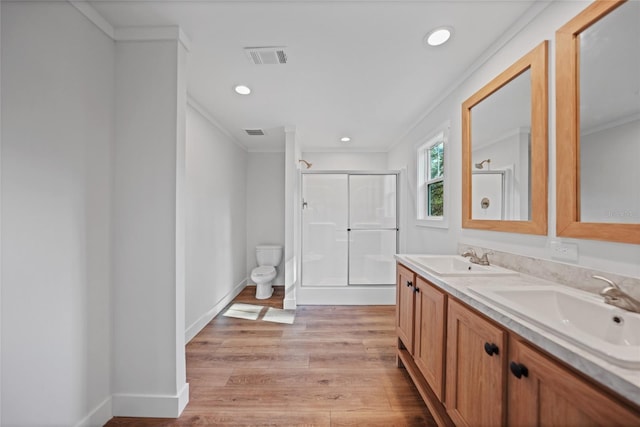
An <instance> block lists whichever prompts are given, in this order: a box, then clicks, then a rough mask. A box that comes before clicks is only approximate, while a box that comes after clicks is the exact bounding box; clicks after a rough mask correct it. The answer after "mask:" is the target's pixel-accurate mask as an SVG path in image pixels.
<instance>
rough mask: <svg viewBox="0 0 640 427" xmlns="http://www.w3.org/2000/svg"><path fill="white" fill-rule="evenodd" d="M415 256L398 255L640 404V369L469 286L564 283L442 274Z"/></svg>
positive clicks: (508, 326)
mask: <svg viewBox="0 0 640 427" xmlns="http://www.w3.org/2000/svg"><path fill="white" fill-rule="evenodd" d="M418 255H419V254H418ZM411 256H416V255H414V254H399V255H396V256H395V257H396V260H397V261H398V262H400V263H401V264H403V265H405V266H406V267H408V268H410V269H411V270H413V271H414V272H415V273H417V274H418V275H419V276H422V277H424V278H425V279H427V280H429V281H430V282H431V283H433V284H434V285H436V286H438V287H440V288H441V289H442V290H444V291H445V292H447V293H449V294H451V295H452V296H454V297H455V298H457V299H459V300H460V301H463V302H464V303H466V304H467V305H469V306H471V307H473V308H475V309H476V310H477V311H479V312H480V313H482V314H484V315H485V316H487V317H489V318H490V319H492V320H493V321H495V322H496V323H498V324H500V325H502V326H504V327H505V328H506V329H507V330H509V331H512V332H514V333H516V334H518V335H519V336H521V337H523V338H525V339H527V340H529V341H530V342H531V343H533V344H535V345H536V346H538V347H540V348H542V349H543V350H545V351H546V352H548V353H549V354H551V355H553V356H555V357H556V358H557V359H559V360H561V361H562V362H564V363H566V364H567V365H570V366H572V367H573V368H575V369H576V370H578V371H580V372H582V373H583V374H584V375H586V376H588V377H590V378H592V379H593V380H594V381H596V382H598V383H600V384H602V385H603V386H605V387H607V388H609V389H611V390H613V391H615V392H616V393H618V394H620V395H621V396H624V397H625V398H627V399H628V400H629V401H631V402H633V403H635V404H636V405H638V406H640V369H628V368H623V367H620V366H617V365H614V364H612V363H610V362H608V361H607V360H604V359H602V358H600V357H598V356H595V355H593V354H591V353H589V352H588V351H586V350H584V349H582V348H580V347H578V346H576V345H575V344H573V343H571V342H569V341H567V340H565V339H563V338H562V337H560V336H557V335H555V334H552V333H550V332H548V331H546V330H544V329H542V328H540V327H538V326H537V325H534V324H532V323H530V322H528V321H527V320H525V319H524V318H520V317H518V316H516V315H513V314H511V313H509V312H507V311H505V310H503V309H501V308H500V307H498V306H497V305H494V304H492V303H491V302H490V301H487V300H485V299H483V298H481V297H478V296H476V295H475V294H473V293H471V292H470V291H469V290H468V287H469V286H476V285H482V284H486V283H487V281H490V283H491V284H492V285H507V286H528V285H555V286H564V285H560V284H557V283H555V282H550V281H548V280H544V279H540V278H537V277H534V276H530V275H527V274H523V273H519V275H517V276H494V277H478V276H476V277H470V276H467V277H452V276H451V277H440V276H437V275H434V274H433V273H430V272H429V271H428V270H425V269H424V268H422V267H421V266H420V264H417V263H415V262H413V261H412V260H411V259H410V258H409V257H411Z"/></svg>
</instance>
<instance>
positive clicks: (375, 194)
mask: <svg viewBox="0 0 640 427" xmlns="http://www.w3.org/2000/svg"><path fill="white" fill-rule="evenodd" d="M349 218H350V228H351V229H352V230H354V229H365V230H366V229H371V228H374V229H380V228H382V229H384V228H390V229H394V230H395V229H396V228H397V222H396V176H395V175H350V176H349Z"/></svg>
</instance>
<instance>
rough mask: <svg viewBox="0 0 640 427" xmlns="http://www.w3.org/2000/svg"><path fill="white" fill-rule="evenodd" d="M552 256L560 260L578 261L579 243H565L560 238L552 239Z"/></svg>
mask: <svg viewBox="0 0 640 427" xmlns="http://www.w3.org/2000/svg"><path fill="white" fill-rule="evenodd" d="M551 258H553V259H557V260H559V261H569V262H578V245H577V244H575V243H564V242H561V241H559V240H552V241H551Z"/></svg>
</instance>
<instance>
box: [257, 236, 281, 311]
mask: <svg viewBox="0 0 640 427" xmlns="http://www.w3.org/2000/svg"><path fill="white" fill-rule="evenodd" d="M256 259H257V261H258V267H256V268H254V269H253V270H252V271H251V280H252V281H253V282H254V283H255V284H256V298H257V299H267V298H271V295H273V287H272V286H271V282H273V279H275V278H276V274H277V272H276V267H277V266H278V265H280V260H282V246H278V245H258V246H256Z"/></svg>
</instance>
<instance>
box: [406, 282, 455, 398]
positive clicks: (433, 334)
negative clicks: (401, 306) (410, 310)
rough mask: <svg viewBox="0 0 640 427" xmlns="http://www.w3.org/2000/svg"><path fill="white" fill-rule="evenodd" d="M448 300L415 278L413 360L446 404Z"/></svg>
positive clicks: (435, 289)
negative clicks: (445, 358) (445, 357)
mask: <svg viewBox="0 0 640 427" xmlns="http://www.w3.org/2000/svg"><path fill="white" fill-rule="evenodd" d="M446 299H447V297H446V295H445V293H444V292H442V291H441V290H439V289H437V288H436V287H435V286H433V285H432V284H430V283H429V282H427V281H426V280H424V279H423V278H422V277H419V276H418V277H416V295H415V304H416V308H415V325H416V328H415V335H414V341H413V343H414V349H413V359H414V361H415V362H416V365H417V366H418V369H419V370H420V372H421V373H422V375H423V376H424V379H425V380H426V381H427V383H428V384H429V386H430V387H431V390H433V392H434V394H435V395H436V396H437V397H438V399H440V400H444V399H443V398H444V348H445V347H444V344H445V342H444V338H445V325H446V317H445V315H446Z"/></svg>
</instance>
